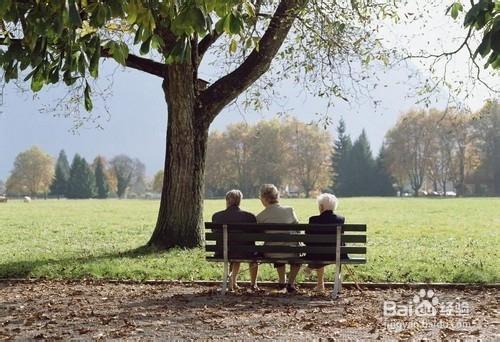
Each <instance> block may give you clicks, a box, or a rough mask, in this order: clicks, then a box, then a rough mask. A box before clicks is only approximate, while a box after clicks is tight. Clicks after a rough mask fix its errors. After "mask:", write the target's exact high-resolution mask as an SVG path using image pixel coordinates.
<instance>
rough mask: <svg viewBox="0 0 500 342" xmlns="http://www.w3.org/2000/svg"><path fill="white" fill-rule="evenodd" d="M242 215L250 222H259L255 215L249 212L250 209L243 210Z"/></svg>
mask: <svg viewBox="0 0 500 342" xmlns="http://www.w3.org/2000/svg"><path fill="white" fill-rule="evenodd" d="M241 215H242V216H243V217H244V218H245V221H248V222H249V223H253V222H257V218H256V217H255V215H254V214H252V213H249V212H248V211H241Z"/></svg>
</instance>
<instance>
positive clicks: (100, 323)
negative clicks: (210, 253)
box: [0, 281, 500, 341]
mask: <svg viewBox="0 0 500 342" xmlns="http://www.w3.org/2000/svg"><path fill="white" fill-rule="evenodd" d="M429 289H431V291H428V290H429ZM263 290H264V292H263V293H259V294H252V293H250V292H247V291H246V290H245V289H244V288H242V289H241V290H239V291H238V292H236V293H231V294H228V295H226V296H225V297H222V296H220V294H219V293H218V289H217V288H216V287H209V286H202V285H194V284H124V283H109V282H95V281H80V282H57V281H36V282H7V281H3V282H0V340H10V339H19V340H26V339H47V340H57V339H62V340H68V339H73V340H95V339H105V340H113V339H117V340H118V339H120V340H122V339H126V340H152V339H177V340H200V339H202V340H221V339H226V340H235V339H238V340H287V341H288V340H301V341H303V340H314V339H316V340H317V339H331V340H374V339H381V340H401V339H405V340H407V339H415V340H416V339H422V338H426V339H432V340H436V339H437V340H439V339H454V340H456V339H461V340H464V339H465V340H474V341H477V340H483V341H488V340H491V341H494V340H496V341H498V340H499V339H500V328H499V325H500V316H499V303H500V291H499V289H498V288H474V287H471V288H463V289H443V288H434V289H432V288H431V287H430V288H427V289H424V290H422V291H421V290H420V289H415V288H397V289H362V291H360V290H358V289H356V288H354V287H351V288H347V289H344V291H343V293H342V295H341V297H340V298H339V299H337V300H334V301H332V300H331V299H330V297H329V296H327V295H323V296H319V295H315V294H314V293H313V292H312V291H311V290H308V289H304V288H302V289H301V291H300V293H299V294H295V295H287V294H281V293H276V290H273V289H272V288H271V287H264V288H263ZM432 290H433V291H432ZM424 304H425V305H426V307H427V309H429V310H427V311H426V313H425V314H422V313H424V311H421V310H420V309H418V308H419V305H424ZM384 308H385V312H384ZM420 308H422V306H420ZM433 308H435V311H433V310H434V309H433ZM384 313H385V314H384Z"/></svg>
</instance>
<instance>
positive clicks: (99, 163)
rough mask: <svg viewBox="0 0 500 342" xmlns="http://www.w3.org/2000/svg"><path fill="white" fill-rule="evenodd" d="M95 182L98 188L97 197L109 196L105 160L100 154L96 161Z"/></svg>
mask: <svg viewBox="0 0 500 342" xmlns="http://www.w3.org/2000/svg"><path fill="white" fill-rule="evenodd" d="M94 165H95V184H96V190H97V198H108V193H109V186H108V181H107V179H106V174H105V173H104V160H103V159H102V157H100V156H98V157H97V158H96V159H95V161H94Z"/></svg>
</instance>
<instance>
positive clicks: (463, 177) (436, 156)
mask: <svg viewBox="0 0 500 342" xmlns="http://www.w3.org/2000/svg"><path fill="white" fill-rule="evenodd" d="M385 147H386V150H387V156H386V159H387V160H386V162H387V166H388V168H389V169H390V171H391V174H392V176H393V177H394V180H395V182H396V184H398V186H399V187H400V188H401V189H403V188H405V187H406V186H407V185H409V186H410V187H411V189H412V190H413V192H414V193H415V195H417V196H418V194H419V192H423V191H438V190H439V191H442V192H444V193H446V191H447V190H455V191H456V193H457V194H458V195H464V194H468V193H469V194H476V195H482V194H490V195H500V106H499V102H498V101H496V100H492V101H487V102H486V103H485V105H484V106H483V108H482V109H481V110H479V111H478V112H477V113H467V112H464V111H458V110H454V109H448V110H446V111H438V110H434V109H431V110H420V111H409V112H407V113H406V114H404V115H402V116H401V118H400V119H399V121H398V122H397V124H396V125H395V127H394V128H392V129H391V130H390V131H389V132H388V133H387V135H386V142H385Z"/></svg>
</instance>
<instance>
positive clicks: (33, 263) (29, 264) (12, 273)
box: [0, 245, 168, 279]
mask: <svg viewBox="0 0 500 342" xmlns="http://www.w3.org/2000/svg"><path fill="white" fill-rule="evenodd" d="M166 253H168V250H166V251H165V250H164V251H160V250H158V249H155V248H153V247H149V246H147V245H145V246H140V247H137V248H133V249H130V250H125V251H115V252H111V253H104V254H99V255H88V256H81V257H67V258H59V259H51V258H50V256H48V258H47V259H38V260H21V261H12V262H5V263H0V279H5V278H26V277H29V276H30V275H32V272H33V270H36V269H38V268H42V267H46V266H56V265H59V266H60V267H61V268H62V269H64V267H65V266H70V265H75V264H79V265H84V264H90V263H94V262H98V261H102V260H106V259H109V260H113V259H120V258H140V257H143V256H147V255H153V254H157V255H162V254H166Z"/></svg>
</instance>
